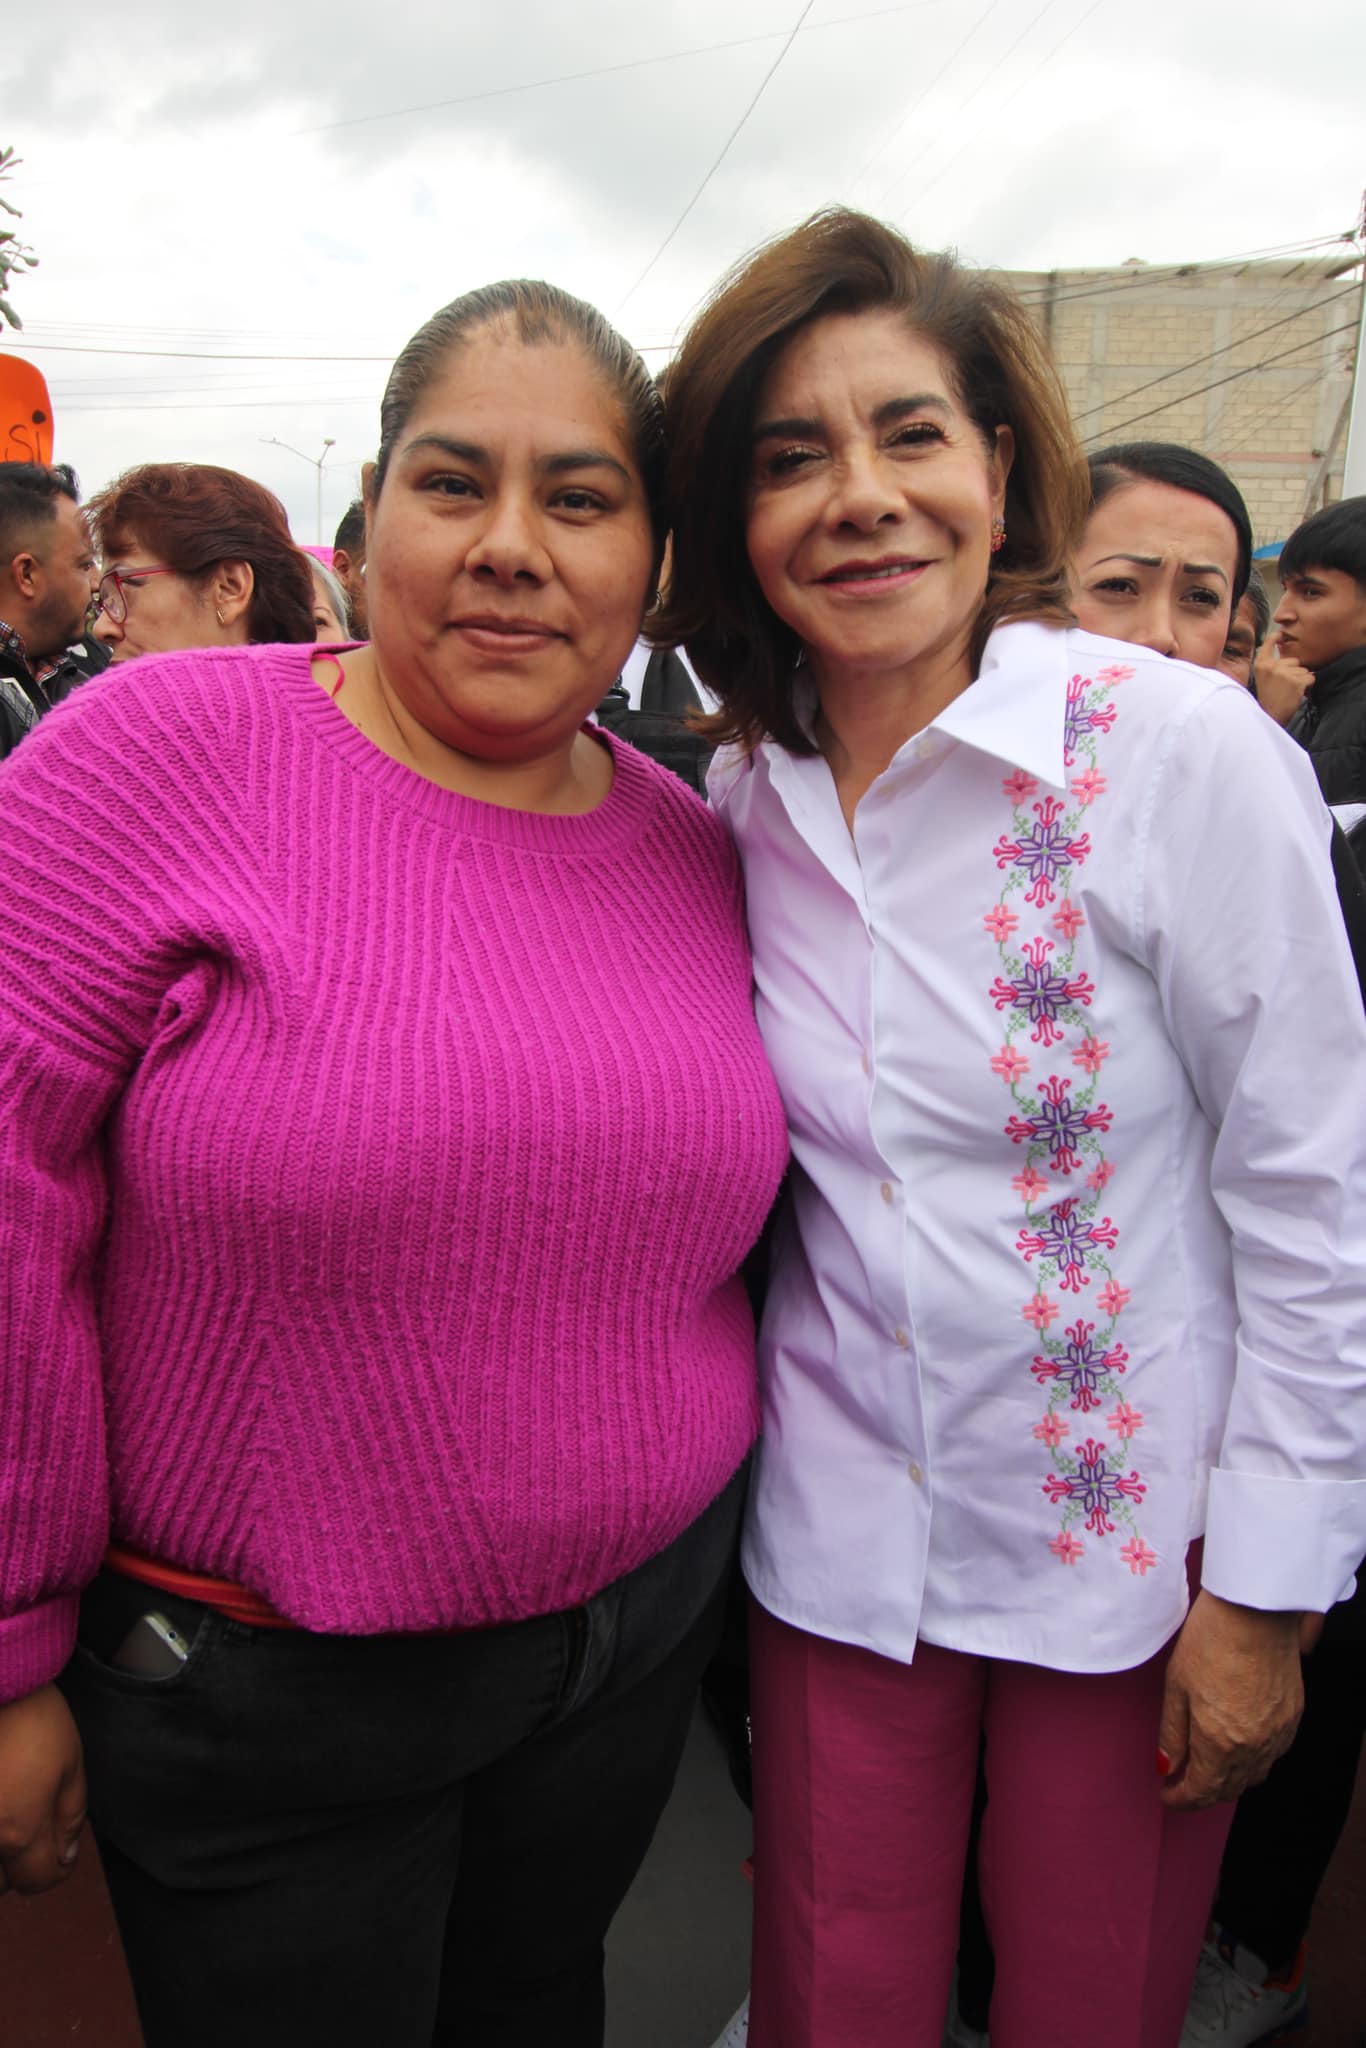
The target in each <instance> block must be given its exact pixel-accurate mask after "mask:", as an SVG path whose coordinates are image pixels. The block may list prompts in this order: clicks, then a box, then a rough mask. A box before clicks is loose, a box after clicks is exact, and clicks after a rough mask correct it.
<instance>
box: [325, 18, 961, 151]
mask: <svg viewBox="0 0 1366 2048" xmlns="http://www.w3.org/2000/svg"><path fill="white" fill-rule="evenodd" d="M813 4H814V0H813ZM943 5H944V0H903V4H902V5H901V6H897V7H873V8H869V9H868V10H866V11H865V12H864V13H861V14H842V15H840V16H839V17H838V19H837V20H835V21H813V22H812V24H811V27H810V29H809V30H808V31H807V33H808V34H815V32H816V31H817V30H818V29H823V28H845V27H847V26H848V24H849V23H850V22H855V21H876V20H877V19H879V18H880V17H881V16H883V15H886V14H920V13H922V12H923V11H924V9H925V8H927V7H942V6H943ZM807 12H808V13H809V12H810V9H809V8H808V9H807ZM800 26H801V23H800V22H799V23H798V27H800ZM782 33H783V31H782V30H781V29H780V28H777V29H769V30H767V31H766V32H765V33H764V34H763V35H759V36H737V37H735V38H733V39H732V40H731V41H729V42H722V43H696V44H694V45H693V46H692V48H690V49H686V50H663V51H661V52H660V53H659V55H658V56H655V57H632V58H630V59H628V60H627V61H626V62H625V63H622V64H598V65H594V66H593V67H592V69H591V70H588V71H560V72H556V73H555V74H554V75H553V76H552V77H550V78H528V79H524V80H523V81H522V83H521V84H520V85H494V86H489V87H488V88H487V89H486V90H484V91H482V92H462V93H458V94H456V95H455V96H454V97H453V98H451V99H445V100H423V101H421V102H419V104H418V105H416V106H412V107H386V108H385V110H384V112H383V113H380V114H351V115H348V116H347V117H346V119H345V120H341V121H320V122H319V123H318V125H317V126H316V127H313V128H293V129H291V130H290V133H291V135H330V134H332V133H333V131H334V130H336V129H338V128H362V127H365V126H366V125H367V124H368V123H370V122H373V121H397V120H399V119H401V118H402V117H404V116H405V115H408V114H437V113H440V112H442V110H443V109H444V108H446V107H468V106H473V105H474V104H476V103H477V102H478V101H481V100H501V99H511V98H514V97H515V96H516V95H517V94H518V93H523V92H540V91H542V90H543V89H544V88H545V87H547V86H552V85H578V84H581V83H582V82H583V81H584V80H585V79H589V78H611V77H613V76H614V75H615V74H616V73H618V72H622V71H644V70H646V69H648V68H649V67H650V66H651V65H655V64H677V63H679V62H681V61H682V60H683V59H685V58H688V57H710V56H713V55H714V54H716V53H717V52H718V51H721V50H746V49H749V48H751V47H752V46H753V45H754V44H755V43H773V42H776V41H777V40H778V38H779V36H781V35H782ZM794 33H795V31H794ZM778 61H779V63H781V62H782V53H780V55H779V59H778Z"/></svg>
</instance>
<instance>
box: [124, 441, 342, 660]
mask: <svg viewBox="0 0 1366 2048" xmlns="http://www.w3.org/2000/svg"><path fill="white" fill-rule="evenodd" d="M89 511H90V517H91V520H92V522H93V524H94V530H95V540H96V544H97V546H98V547H99V551H100V553H101V555H103V556H105V557H106V558H107V557H108V556H109V555H111V554H118V553H120V552H121V551H122V550H123V549H124V548H125V547H126V546H127V545H128V543H129V541H130V540H133V539H136V540H137V541H139V542H140V543H141V545H142V546H143V547H146V548H150V549H151V550H152V552H153V553H154V554H155V555H157V556H159V557H160V559H161V560H162V561H163V562H164V563H165V564H166V566H167V568H168V569H174V570H176V571H177V573H178V574H179V575H181V576H191V577H203V576H207V575H208V574H209V572H210V570H212V569H215V568H216V567H217V566H218V564H219V563H220V562H249V563H250V564H251V573H252V592H251V603H250V605H249V606H248V609H247V633H248V635H249V637H250V638H251V639H252V640H258V641H263V640H294V641H298V640H311V639H312V638H313V578H312V577H311V576H310V575H309V573H308V568H307V565H306V563H305V560H304V557H303V556H302V555H301V554H300V553H299V550H298V549H297V548H296V547H295V545H294V542H293V540H292V539H291V538H290V532H289V521H288V519H287V518H286V517H285V508H284V506H283V505H282V504H281V503H280V500H279V499H278V498H277V497H276V496H275V495H274V493H273V492H271V491H268V490H267V489H266V487H265V485H264V484H258V483H254V482H253V481H252V479H251V478H250V477H248V476H239V475H238V473H237V471H236V470H235V469H218V468H216V467H215V466H214V465H213V464H212V463H207V462H145V463H143V464H142V465H141V467H140V468H138V469H130V470H127V471H125V473H124V474H123V475H122V476H121V477H118V478H116V480H115V481H114V482H113V483H112V484H110V485H109V486H108V487H107V488H106V489H105V490H103V491H101V492H100V494H99V496H98V497H96V498H92V499H91V501H90V506H89Z"/></svg>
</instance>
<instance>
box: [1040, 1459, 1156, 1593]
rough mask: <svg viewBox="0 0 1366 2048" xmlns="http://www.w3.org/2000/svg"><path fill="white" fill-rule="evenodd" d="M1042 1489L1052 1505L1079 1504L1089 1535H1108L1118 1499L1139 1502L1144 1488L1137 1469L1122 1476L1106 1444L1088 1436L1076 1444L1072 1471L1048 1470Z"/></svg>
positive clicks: (1145, 1487)
mask: <svg viewBox="0 0 1366 2048" xmlns="http://www.w3.org/2000/svg"><path fill="white" fill-rule="evenodd" d="M1043 1490H1044V1492H1045V1493H1046V1494H1047V1495H1048V1498H1049V1499H1050V1500H1051V1501H1052V1502H1053V1503H1054V1505H1055V1506H1056V1505H1057V1504H1058V1502H1059V1501H1064V1500H1072V1501H1076V1502H1077V1503H1078V1504H1079V1505H1080V1506H1081V1507H1083V1508H1084V1509H1085V1511H1086V1526H1087V1528H1088V1529H1089V1530H1090V1531H1091V1533H1092V1535H1093V1536H1110V1535H1112V1534H1113V1533H1114V1527H1115V1525H1114V1522H1113V1521H1112V1520H1111V1513H1112V1511H1113V1510H1114V1509H1115V1508H1117V1507H1118V1506H1119V1503H1120V1501H1121V1500H1129V1501H1135V1502H1137V1501H1141V1500H1142V1498H1143V1496H1144V1494H1145V1493H1146V1492H1147V1491H1148V1488H1147V1485H1146V1484H1145V1482H1144V1481H1143V1480H1142V1479H1140V1478H1139V1476H1138V1474H1137V1472H1130V1473H1129V1475H1128V1477H1127V1478H1126V1477H1125V1476H1124V1475H1123V1474H1122V1473H1121V1472H1120V1471H1119V1470H1118V1469H1117V1468H1116V1467H1114V1466H1112V1465H1111V1463H1110V1457H1109V1452H1108V1450H1107V1448H1106V1446H1105V1445H1104V1444H1098V1443H1097V1442H1096V1440H1095V1438H1094V1437H1088V1438H1087V1440H1086V1442H1085V1443H1084V1444H1079V1445H1078V1446H1077V1469H1076V1471H1075V1472H1072V1473H1062V1472H1050V1473H1049V1475H1048V1477H1047V1479H1045V1481H1044V1483H1043ZM1122 1554H1123V1553H1122V1552H1121V1555H1122ZM1131 1569H1132V1567H1131Z"/></svg>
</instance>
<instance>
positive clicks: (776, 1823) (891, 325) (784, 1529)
mask: <svg viewBox="0 0 1366 2048" xmlns="http://www.w3.org/2000/svg"><path fill="white" fill-rule="evenodd" d="M667 404H668V410H669V413H670V416H671V436H672V456H671V461H672V473H673V482H672V495H673V520H674V575H673V583H672V588H671V591H670V597H669V602H668V605H667V607H666V610H665V612H664V614H663V615H662V617H661V618H660V620H659V621H658V626H657V631H658V636H659V638H660V639H661V640H665V639H667V640H670V641H683V642H686V644H687V646H688V651H689V654H690V656H691V658H692V659H693V661H694V663H695V665H696V667H697V669H698V672H699V674H700V675H701V676H702V678H703V680H704V681H705V682H706V683H707V684H708V685H709V686H710V687H711V688H712V689H713V690H715V691H716V692H717V693H718V695H719V698H720V701H721V706H722V709H721V711H720V712H719V713H718V715H717V717H716V719H715V720H713V729H714V730H715V731H716V733H717V734H718V736H720V737H722V738H725V739H729V740H730V741H731V742H732V744H731V746H730V748H729V750H728V751H726V752H723V753H722V755H721V756H719V757H718V761H717V764H716V766H715V768H714V770H713V777H712V796H713V801H714V803H715V804H716V805H717V807H718V809H719V810H720V812H721V815H722V816H723V817H724V818H725V819H726V820H727V822H728V823H729V825H730V827H731V829H732V831H733V832H734V835H735V838H736V841H737V843H738V845H739V847H740V850H741V853H742V855H743V858H744V862H745V867H746V877H747V888H748V895H749V914H750V924H751V932H752V937H753V942H754V949H755V969H756V994H757V1003H758V1010H759V1017H760V1022H761V1025H762V1028H763V1031H764V1035H765V1039H766V1042H767V1047H768V1051H769V1054H770V1057H771V1059H772V1060H773V1063H774V1067H775V1070H776V1072H777V1075H778V1080H779V1084H780V1086H781V1088H782V1090H783V1094H784V1097H785V1100H786V1104H787V1110H788V1116H789V1121H790V1125H791V1131H792V1142H793V1155H794V1165H795V1170H794V1187H793V1199H792V1203H791V1209H790V1214H789V1216H788V1218H787V1221H786V1226H785V1231H784V1232H783V1233H781V1234H780V1240H779V1249H778V1253H777V1257H776V1263H775V1273H774V1281H773V1290H772V1295H771V1298H770V1302H769V1307H768V1313H767V1318H766V1323H765V1328H764V1336H763V1345H762V1369H763V1377H764V1399H765V1415H766V1422H765V1435H764V1439H763V1443H762V1447H761V1454H760V1459H759V1465H758V1470H757V1475H756V1480H755V1485H754V1492H753V1500H752V1506H751V1512H750V1519H749V1526H748V1530H747V1535H746V1544H745V1567H746V1573H747V1576H748V1579H749V1583H750V1586H751V1589H752V1591H753V1593H754V1595H755V1602H756V1608H755V1632H754V1758H755V1777H756V1901H755V1903H756V1929H755V1963H754V1994H753V2015H752V2025H751V2035H750V2040H751V2048H884V2044H885V2048H893V2044H895V2048H917V2044H922V2043H923V2044H927V2048H928V2044H934V2043H937V2042H938V2039H939V2030H940V2026H941V2023H942V2016H943V2012H944V2006H945V2000H946V1996H947V1992H948V1983H949V1974H950V1969H951V1964H952V1957H953V1950H954V1945H955V1939H956V1932H957V1916H958V1898H959V1882H960V1876H961V1869H962V1860H963V1847H964V1842H965V1838H966V1835H967V1829H968V1822H969V1812H970V1807H971V1799H972V1786H973V1777H974V1772H975V1768H976V1762H977V1754H978V1745H979V1739H980V1738H981V1737H982V1736H983V1735H984V1736H985V1741H986V1769H987V1779H988V1786H989V1793H990V1802H989V1806H988V1811H987V1816H986V1821H985V1826H984V1832H983V1845H982V1872H983V1891H984V1897H985V1902H986V1910H987V1915H988V1919H989V1923H990V1927H991V1934H992V1941H993V1945H994V1948H995V1951H996V1957H997V1969H998V1974H997V1984H996V1993H995V1997H994V2000H993V2005H992V2012H991V2039H992V2044H993V2048H1096V2044H1097V2043H1100V2042H1105V2043H1106V2044H1107V2048H1172V2044H1174V2043H1175V2042H1176V2041H1177V2039H1178V2037H1179V2034H1180V2031H1181V2021H1182V2015H1183V2012H1184V2008H1185V2002H1186V1995H1187V1992H1188V1989H1189V1985H1190V1979H1191V1974H1192V1971H1193V1968H1194V1964H1195V1959H1196V1955H1197V1952H1198V1950H1199V1946H1200V1938H1201V1933H1202V1928H1203V1921H1204V1916H1205V1912H1206V1910H1207V1907H1208V1902H1209V1898H1210V1895H1211V1891H1212V1888H1213V1883H1214V1877H1215V1873H1216V1871H1217V1868H1218V1862H1219V1854H1220V1845H1221V1843H1222V1841H1223V1837H1224V1834H1225V1832H1226V1828H1227V1824H1228V1819H1229V1816H1230V1815H1231V1812H1232V1807H1231V1805H1230V1804H1229V1802H1230V1801H1232V1800H1233V1799H1234V1798H1235V1797H1236V1796H1237V1794H1238V1793H1239V1792H1240V1791H1241V1790H1242V1789H1243V1787H1244V1786H1245V1785H1247V1784H1249V1783H1252V1782H1254V1781H1256V1780H1257V1779H1258V1778H1259V1777H1261V1776H1262V1775H1264V1774H1265V1772H1266V1771H1267V1770H1268V1769H1269V1767H1270V1764H1271V1762H1272V1761H1273V1759H1274V1758H1275V1757H1276V1756H1277V1755H1278V1754H1279V1753H1280V1752H1281V1751H1282V1750H1283V1749H1284V1747H1285V1746H1286V1744H1287V1743H1288V1742H1289V1740H1290V1738H1291V1735H1292V1734H1293V1731H1294V1727H1295V1722H1296V1718H1297V1715H1298V1712H1299V1700H1300V1690H1299V1668H1298V1655H1297V1631H1298V1625H1299V1618H1300V1616H1301V1614H1303V1613H1304V1612H1305V1611H1309V1610H1316V1609H1322V1608H1325V1607H1327V1606H1329V1605H1331V1604H1332V1603H1333V1602H1334V1601H1335V1600H1336V1599H1337V1598H1338V1597H1339V1596H1340V1595H1341V1594H1342V1593H1343V1592H1344V1591H1345V1590H1346V1589H1347V1587H1348V1584H1349V1582H1350V1579H1351V1574H1352V1570H1353V1567H1354V1566H1355V1564H1356V1561H1357V1559H1358V1558H1359V1556H1360V1554H1361V1550H1362V1546H1363V1541H1366V1481H1363V1479H1362V1476H1361V1475H1362V1473H1363V1470H1366V1314H1363V1309H1364V1308H1366V1302H1364V1301H1363V1293H1362V1286H1361V1276H1362V1268H1363V1252H1366V1162H1364V1161H1363V1157H1362V1150H1361V1144H1362V1141H1361V1137H1360V1134H1361V1133H1363V1132H1366V1026H1363V1020H1362V1011H1361V1002H1360V997H1359V995H1358V993H1357V989H1356V985H1355V981H1354V978H1353V973H1352V967H1351V962H1350V958H1349V956H1348V952H1347V948H1346V945H1345V941H1344V939H1343V934H1342V925H1341V918H1340V915H1339V912H1338V909H1337V904H1336V901H1335V898H1334V893H1333V883H1332V876H1331V871H1330V867H1329V861H1328V833H1329V821H1328V817H1327V814H1326V812H1325V811H1324V809H1323V806H1322V804H1321V802H1320V800H1319V797H1318V793H1317V789H1316V787H1315V784H1314V780H1313V776H1312V773H1311V772H1310V770H1309V769H1308V766H1307V764H1306V763H1305V762H1304V760H1303V758H1302V757H1301V756H1300V755H1299V754H1298V753H1297V751H1296V750H1295V749H1294V748H1293V747H1292V746H1290V745H1289V744H1288V743H1287V742H1286V741H1285V740H1284V738H1283V737H1282V735H1280V734H1279V733H1278V732H1277V731H1276V730H1275V728H1274V727H1273V726H1272V724H1271V722H1270V721H1269V720H1267V719H1265V718H1263V717H1260V716H1259V715H1258V713H1257V708H1256V706H1255V705H1253V704H1251V703H1250V702H1249V700H1248V699H1247V697H1246V695H1245V694H1244V692H1242V691H1241V690H1239V689H1238V687H1237V685H1236V684H1234V683H1231V682H1229V681H1227V680H1225V679H1222V678H1220V677H1218V676H1216V675H1213V674H1208V673H1204V672H1201V671H1196V670H1193V669H1191V668H1189V667H1187V666H1186V665H1185V664H1183V663H1179V662H1175V661H1171V660H1168V659H1165V658H1163V657H1162V656H1160V655H1157V654H1154V653H1151V652H1149V651H1148V650H1147V649H1145V648H1142V647H1136V646H1120V645H1118V644H1116V643H1114V642H1111V641H1106V640H1101V639H1097V638H1094V637H1092V636H1091V635H1089V634H1086V633H1082V632H1080V631H1079V630H1077V629H1076V628H1075V626H1073V625H1072V624H1071V623H1070V613H1069V611H1068V609H1067V600H1066V561H1067V556H1068V552H1069V549H1070V548H1071V546H1072V545H1073V544H1074V542H1075V540H1076V537H1077V534H1078V532H1079V530H1080V526H1081V523H1082V519H1083V516H1084V511H1085V505H1086V477H1085V470H1084V465H1083V464H1082V461H1081V458H1080V456H1079V454H1078V452H1077V450H1076V447H1075V442H1074V440H1073V436H1072V431H1071V427H1070V424H1069V422H1068V418H1067V410H1066V405H1065V401H1064V399H1063V396H1062V393H1061V391H1060V389H1059V387H1058V384H1057V381H1056V378H1055V376H1054V374H1053V372H1052V370H1051V368H1050V367H1049V365H1048V363H1047V360H1046V358H1045V356H1044V353H1043V350H1042V348H1041V345H1040V344H1039V342H1038V340H1037V338H1036V336H1035V334H1034V331H1033V329H1032V327H1031V325H1030V323H1029V321H1028V318H1027V316H1026V315H1025V314H1024V313H1023V311H1022V310H1021V309H1020V308H1019V306H1018V305H1017V304H1016V302H1014V301H1013V300H1012V299H1011V298H1010V296H1009V295H1008V294H1007V293H1004V292H1003V291H1002V290H1001V289H1000V288H998V287H996V286H994V285H992V284H990V283H989V282H987V281H986V280H984V279H982V278H980V277H978V276H976V275H974V274H972V273H970V272H967V271H964V270H961V269H960V268H958V267H957V266H956V265H955V264H954V263H953V262H952V261H950V260H949V259H947V258H942V257H935V256H924V255H921V254H918V253H917V252H915V251H914V250H912V249H911V248H910V247H909V245H908V244H907V243H906V242H904V241H903V240H902V239H901V237H900V236H898V235H897V234H895V233H894V232H893V231H892V230H891V229H888V228H886V227H883V226H881V225H879V224H878V223H876V222H874V221H871V220H869V219H867V218H865V217H863V216H860V215H855V214H850V213H845V212H832V213H827V214H824V215H820V216H817V217H816V218H815V219H814V220H812V221H809V222H807V223H806V224H805V225H804V226H803V227H801V228H799V229H797V230H796V231H795V232H794V233H792V234H791V235H788V236H786V237H784V238H782V239H781V240H780V241H778V242H776V243H774V244H772V245H770V246H769V247H768V248H766V249H764V250H761V251H760V252H759V253H758V254H757V255H756V256H755V257H753V258H752V259H751V260H750V261H749V262H748V263H747V264H746V265H744V266H742V267H741V269H740V270H739V271H737V272H736V273H734V274H733V275H732V277H731V278H730V279H729V280H727V281H726V283H725V284H724V285H723V286H722V287H721V288H720V290H719V291H718V293H717V294H716V296H715V297H714V298H713V299H712V301H711V302H710V304H709V305H708V306H707V307H706V308H705V309H704V311H703V312H702V314H701V315H700V316H699V318H698V320H697V322H696V323H695V324H694V326H693V328H692V330H691V332H690V333H689V335H688V337H687V339H686V340H685V343H684V346H683V349H682V352H681V355H680V357H679V358H678V360H677V362H676V363H675V365H674V366H673V368H672V369H671V372H670V377H669V384H668V396H667ZM1235 855H1236V860H1235ZM1235 869H1236V875H1237V880H1236V884H1235V883H1233V882H1232V881H1231V879H1230V877H1231V875H1232V874H1233V873H1234V871H1235ZM1202 1539H1203V1541H1202ZM1188 1585H1189V1588H1190V1593H1191V1595H1192V1596H1193V1597H1191V1598H1189V1600H1188Z"/></svg>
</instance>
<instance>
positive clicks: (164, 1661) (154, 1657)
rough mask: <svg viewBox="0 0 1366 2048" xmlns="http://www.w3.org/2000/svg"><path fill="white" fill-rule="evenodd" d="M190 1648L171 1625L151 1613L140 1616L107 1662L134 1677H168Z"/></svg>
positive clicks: (182, 1661)
mask: <svg viewBox="0 0 1366 2048" xmlns="http://www.w3.org/2000/svg"><path fill="white" fill-rule="evenodd" d="M189 1654H190V1646H189V1644H188V1643H187V1642H186V1640H185V1638H184V1636H183V1635H182V1634H181V1633H180V1630H179V1629H178V1628H177V1627H176V1626H175V1624H174V1622H171V1621H168V1620H167V1619H166V1616H165V1615H164V1614H158V1613H156V1611H155V1610H153V1611H152V1612H150V1613H148V1614H140V1615H139V1616H138V1618H137V1620H136V1621H135V1622H134V1623H133V1626H132V1627H131V1628H130V1629H129V1631H128V1633H127V1635H126V1636H125V1637H124V1639H123V1641H122V1642H121V1643H120V1644H119V1646H118V1648H117V1650H115V1652H114V1655H113V1657H112V1658H111V1659H110V1661H111V1663H112V1664H113V1665H114V1666H115V1668H116V1669H117V1670H119V1671H131V1672H133V1673H134V1675H135V1676H136V1677H138V1678H170V1677H172V1676H173V1675H174V1674H175V1673H176V1672H177V1671H179V1669H180V1667H181V1665H182V1664H183V1663H184V1662H185V1659H186V1658H187V1657H188V1656H189Z"/></svg>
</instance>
